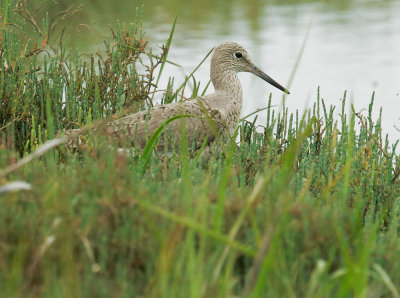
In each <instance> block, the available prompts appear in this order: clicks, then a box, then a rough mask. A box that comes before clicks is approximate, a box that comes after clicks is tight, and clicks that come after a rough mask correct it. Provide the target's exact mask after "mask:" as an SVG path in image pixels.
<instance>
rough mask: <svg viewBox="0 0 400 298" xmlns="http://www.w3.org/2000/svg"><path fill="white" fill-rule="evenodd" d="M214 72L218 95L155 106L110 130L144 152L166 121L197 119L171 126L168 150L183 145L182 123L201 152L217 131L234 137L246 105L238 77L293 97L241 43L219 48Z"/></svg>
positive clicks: (114, 123) (213, 60)
mask: <svg viewBox="0 0 400 298" xmlns="http://www.w3.org/2000/svg"><path fill="white" fill-rule="evenodd" d="M210 70H211V72H210V75H211V81H212V83H213V85H214V89H215V93H213V94H209V95H206V96H201V97H197V98H195V99H192V100H190V101H184V102H177V103H171V104H166V105H160V106H155V107H153V108H151V109H148V110H144V111H141V112H138V113H135V114H131V115H128V116H126V117H124V118H121V119H118V120H115V121H112V122H109V123H107V128H106V130H107V131H108V132H109V133H110V134H112V135H113V136H115V137H117V138H118V139H120V138H122V139H125V137H127V138H129V140H130V143H131V145H133V146H134V147H136V148H144V147H145V145H146V143H147V140H148V138H149V137H150V136H151V135H152V134H153V133H154V132H155V131H156V130H157V128H158V127H159V126H160V125H162V124H163V123H164V122H165V121H167V120H168V119H170V118H171V117H174V116H177V115H180V114H186V115H192V116H194V117H187V118H183V119H179V120H175V121H173V122H171V123H170V124H169V126H168V128H167V129H166V130H167V132H166V136H167V137H168V141H169V145H168V147H171V146H177V145H178V144H179V142H178V140H179V137H180V135H181V134H180V133H179V132H180V131H181V127H182V125H181V123H182V122H181V121H184V127H185V129H186V131H187V135H188V138H189V139H188V140H189V144H190V146H191V147H190V148H192V146H193V145H194V146H193V147H194V148H199V147H200V146H201V144H202V143H203V142H204V140H206V141H207V143H211V142H212V141H213V140H214V139H215V137H216V136H215V131H217V132H218V134H219V135H222V136H227V135H228V136H229V135H230V136H232V134H233V133H234V131H235V128H236V126H237V125H238V122H239V118H240V113H241V109H242V102H243V94H242V87H241V84H240V81H239V79H238V77H237V73H239V72H250V73H253V74H255V75H256V76H258V77H260V78H261V79H263V80H265V81H266V82H268V83H270V84H271V85H273V86H275V87H276V88H278V89H280V90H282V91H283V92H285V93H287V94H289V91H288V90H286V89H285V88H284V87H282V86H281V85H280V84H279V83H277V82H276V81H274V80H273V79H272V78H271V77H269V76H268V75H267V74H265V73H264V72H262V71H261V70H260V69H259V68H258V67H256V66H255V65H254V64H253V62H252V61H251V59H250V56H249V54H248V53H247V51H246V50H245V49H244V48H243V47H242V46H240V45H239V44H237V43H233V42H225V43H222V44H220V45H219V46H217V47H216V48H215V50H214V53H213V55H212V58H211V67H210ZM213 126H214V127H213ZM161 139H164V138H161ZM162 141H163V140H161V142H160V144H162ZM192 142H194V144H193V143H192ZM160 148H162V146H161V147H160Z"/></svg>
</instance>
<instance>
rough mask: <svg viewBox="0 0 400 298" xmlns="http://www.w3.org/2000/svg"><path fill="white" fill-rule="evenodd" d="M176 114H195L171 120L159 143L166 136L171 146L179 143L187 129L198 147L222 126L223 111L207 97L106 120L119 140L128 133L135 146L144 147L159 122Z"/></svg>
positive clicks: (190, 139) (110, 129)
mask: <svg viewBox="0 0 400 298" xmlns="http://www.w3.org/2000/svg"><path fill="white" fill-rule="evenodd" d="M177 115H192V116H194V117H187V118H181V119H177V120H175V121H172V122H171V123H170V124H169V125H168V127H167V128H166V130H165V133H164V137H161V138H160V145H162V144H163V140H164V139H165V136H166V137H167V138H168V143H170V145H171V146H178V145H179V142H178V140H179V137H180V135H181V134H182V132H183V130H182V128H184V129H185V130H186V132H187V135H188V140H189V146H192V145H194V147H195V148H198V147H200V146H201V144H202V142H203V141H204V140H205V139H207V141H208V142H210V141H212V140H213V139H214V137H215V134H214V132H215V130H217V131H220V130H221V128H222V127H221V126H223V121H222V113H221V112H220V111H219V110H218V109H213V108H212V107H210V106H209V105H208V104H207V101H206V100H204V98H197V99H195V100H192V101H189V102H182V103H174V104H168V105H161V106H157V107H153V108H151V109H149V110H145V111H141V112H138V113H135V114H132V115H128V116H126V117H124V118H121V119H118V120H115V121H112V122H109V123H107V130H108V131H109V132H110V133H112V134H113V135H114V136H116V137H118V139H126V138H124V136H125V137H127V138H129V141H130V143H131V144H132V145H133V146H135V147H139V148H143V147H144V146H145V145H146V143H147V140H148V139H149V138H150V137H151V135H152V134H153V133H154V132H155V131H156V130H157V128H158V127H159V126H160V125H162V124H163V123H164V122H165V121H167V120H168V119H170V118H171V117H174V116H177ZM210 119H212V120H210ZM210 122H212V124H210ZM182 124H183V125H182ZM212 126H214V127H212ZM193 141H194V142H195V143H194V144H193Z"/></svg>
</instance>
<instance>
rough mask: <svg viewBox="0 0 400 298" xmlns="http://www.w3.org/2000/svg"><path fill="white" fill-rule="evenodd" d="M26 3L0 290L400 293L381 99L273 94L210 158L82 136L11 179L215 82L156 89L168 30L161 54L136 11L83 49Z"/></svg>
mask: <svg viewBox="0 0 400 298" xmlns="http://www.w3.org/2000/svg"><path fill="white" fill-rule="evenodd" d="M25 4H26V2H22V3H20V4H19V5H16V3H15V2H14V1H11V0H6V1H3V2H2V6H1V33H0V281H1V282H0V293H1V296H4V297H36V296H45V297H60V296H63V297H110V296H111V297H189V296H190V297H228V296H232V297H234V296H237V297H354V296H355V297H400V293H399V292H400V288H399V285H400V262H399V261H398V260H399V256H400V238H399V233H400V178H399V176H400V156H399V155H396V153H395V152H396V151H395V149H396V146H397V144H398V143H395V144H390V143H389V140H388V138H387V136H385V135H383V133H382V129H381V121H382V119H381V117H379V116H378V117H377V118H374V117H373V111H374V109H376V107H375V106H374V98H373V96H372V98H371V102H370V104H369V105H368V106H366V110H365V111H363V112H359V111H355V110H354V109H350V110H347V109H346V108H345V107H346V105H345V101H346V93H345V92H344V94H343V98H342V105H341V106H327V105H326V104H325V102H324V100H323V99H322V97H321V96H320V94H319V93H318V94H317V95H316V97H315V103H314V105H313V106H312V108H310V109H309V110H307V111H306V113H304V114H300V113H295V114H290V113H289V112H288V111H287V109H286V108H285V107H283V109H282V111H281V112H280V113H276V112H275V111H274V110H273V109H272V108H271V100H270V101H269V105H268V107H267V108H266V109H265V110H263V111H260V112H259V113H265V115H266V119H267V120H266V121H265V123H264V124H263V125H262V126H259V125H257V124H256V121H255V120H254V121H247V119H243V120H242V121H241V123H240V126H239V128H238V131H237V138H235V139H233V140H231V141H230V142H227V143H226V144H224V143H219V144H217V145H218V146H219V147H220V148H221V150H215V151H213V152H212V153H211V155H210V156H209V159H208V161H206V162H205V161H204V160H203V159H202V158H200V156H196V155H195V156H191V155H190V154H189V151H190V149H191V148H188V145H187V143H186V142H185V141H182V142H181V144H180V147H179V150H177V151H176V152H173V153H172V156H168V157H166V156H165V157H161V158H160V157H159V156H158V155H156V154H147V155H146V157H145V158H143V155H144V154H142V155H141V154H139V155H138V154H136V155H135V156H133V155H127V154H125V153H121V152H119V151H118V150H117V149H118V148H115V147H114V146H110V142H109V140H108V138H107V136H106V135H104V134H103V133H101V131H99V132H97V133H94V132H91V131H90V130H88V134H89V137H88V139H87V140H86V142H87V143H86V146H84V147H83V148H78V150H76V149H68V148H66V147H65V146H64V145H60V146H56V147H55V148H53V149H51V150H49V151H48V152H46V153H44V154H42V155H41V156H37V157H34V158H32V159H31V160H30V161H29V162H28V163H27V164H25V165H24V166H22V167H19V168H16V169H11V170H9V169H10V168H9V166H10V165H11V166H12V165H13V164H15V163H16V162H17V161H18V160H21V159H22V158H24V157H25V158H27V157H29V156H32V154H34V152H37V150H38V148H39V149H40V148H43V147H41V146H43V144H45V143H46V142H47V141H48V140H52V139H54V138H57V137H59V136H62V135H63V132H64V131H65V130H67V129H71V128H79V127H87V126H88V125H89V126H97V125H101V124H102V123H103V122H104V121H106V120H108V119H115V118H116V117H120V116H123V115H125V114H127V113H131V112H135V111H138V110H139V109H143V108H145V106H146V105H149V104H150V105H151V104H155V103H154V102H152V100H153V99H154V96H153V94H154V93H155V92H160V93H161V94H162V99H161V101H162V102H165V103H168V102H172V101H176V100H181V96H180V95H181V94H183V91H185V92H186V93H185V96H187V97H190V96H196V95H197V94H202V93H203V92H206V89H207V85H206V82H202V84H200V85H199V84H198V82H197V81H196V80H195V79H194V77H195V76H196V73H195V72H194V74H193V77H191V78H189V80H190V81H191V82H193V85H194V88H193V90H192V91H189V90H190V88H189V85H187V84H188V83H187V82H188V81H189V80H188V81H185V82H177V81H175V80H174V79H173V78H170V80H169V84H168V88H167V90H159V89H158V82H159V78H160V76H161V75H162V73H163V72H162V71H163V67H164V66H165V64H166V63H174V62H173V61H169V60H168V54H169V48H170V44H171V41H172V40H173V33H174V24H171V27H172V29H171V34H170V38H168V40H166V42H165V46H164V47H163V48H162V49H160V50H159V51H157V54H154V53H153V52H152V50H151V48H149V47H148V45H147V39H146V35H145V32H144V31H143V28H142V25H141V24H142V18H143V14H142V11H141V10H140V9H139V10H137V13H136V18H135V20H133V23H132V24H131V25H130V26H127V27H123V26H120V25H118V24H115V27H114V29H113V31H112V38H111V39H109V40H106V41H105V42H104V47H103V49H102V50H101V51H98V52H97V53H92V54H89V55H81V54H80V53H79V52H76V51H72V50H70V48H69V47H68V44H65V43H64V42H63V38H62V36H63V32H64V31H63V29H62V21H63V20H64V19H65V18H67V17H69V16H72V15H73V14H74V13H75V8H73V7H72V8H69V9H66V10H64V11H62V12H60V13H59V14H58V15H56V16H54V15H50V14H49V15H48V17H46V18H45V19H44V21H43V22H41V21H40V22H39V21H38V20H37V19H36V18H35V15H34V12H32V11H31V10H29V8H28V7H26V6H24V5H25ZM28 27H29V29H28ZM189 93H192V94H189ZM335 111H336V112H338V115H339V116H336V115H337V114H336V113H335ZM378 114H379V113H378ZM176 121H179V119H178V120H176ZM149 149H151V148H149ZM14 181H23V182H25V183H26V185H25V186H26V187H25V188H28V189H25V190H20V191H9V190H8V189H7V188H6V186H7V185H10V183H12V182H14Z"/></svg>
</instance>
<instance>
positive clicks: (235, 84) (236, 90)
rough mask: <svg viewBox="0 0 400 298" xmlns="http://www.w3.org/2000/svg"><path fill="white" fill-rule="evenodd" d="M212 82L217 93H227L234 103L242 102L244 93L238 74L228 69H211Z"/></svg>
mask: <svg viewBox="0 0 400 298" xmlns="http://www.w3.org/2000/svg"><path fill="white" fill-rule="evenodd" d="M210 76H211V81H212V83H213V85H214V89H215V92H216V93H225V94H226V95H228V96H229V97H231V100H232V101H240V103H241V102H242V98H243V92H242V86H241V84H240V81H239V78H238V77H237V75H236V72H234V71H230V70H227V69H218V68H211V73H210Z"/></svg>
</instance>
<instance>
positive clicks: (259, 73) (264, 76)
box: [250, 64, 290, 94]
mask: <svg viewBox="0 0 400 298" xmlns="http://www.w3.org/2000/svg"><path fill="white" fill-rule="evenodd" d="M250 69H251V72H252V73H253V74H255V75H256V76H257V77H260V78H261V79H263V80H264V81H266V82H268V83H270V84H271V85H272V86H274V87H276V88H278V89H280V90H282V91H283V92H285V93H286V94H290V92H289V91H288V90H287V89H286V88H284V87H283V86H282V85H281V84H279V83H278V82H277V81H275V80H273V79H272V78H271V77H270V76H269V75H267V74H266V73H265V72H263V71H261V70H260V69H259V68H258V67H257V66H255V65H253V64H251V65H250Z"/></svg>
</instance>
